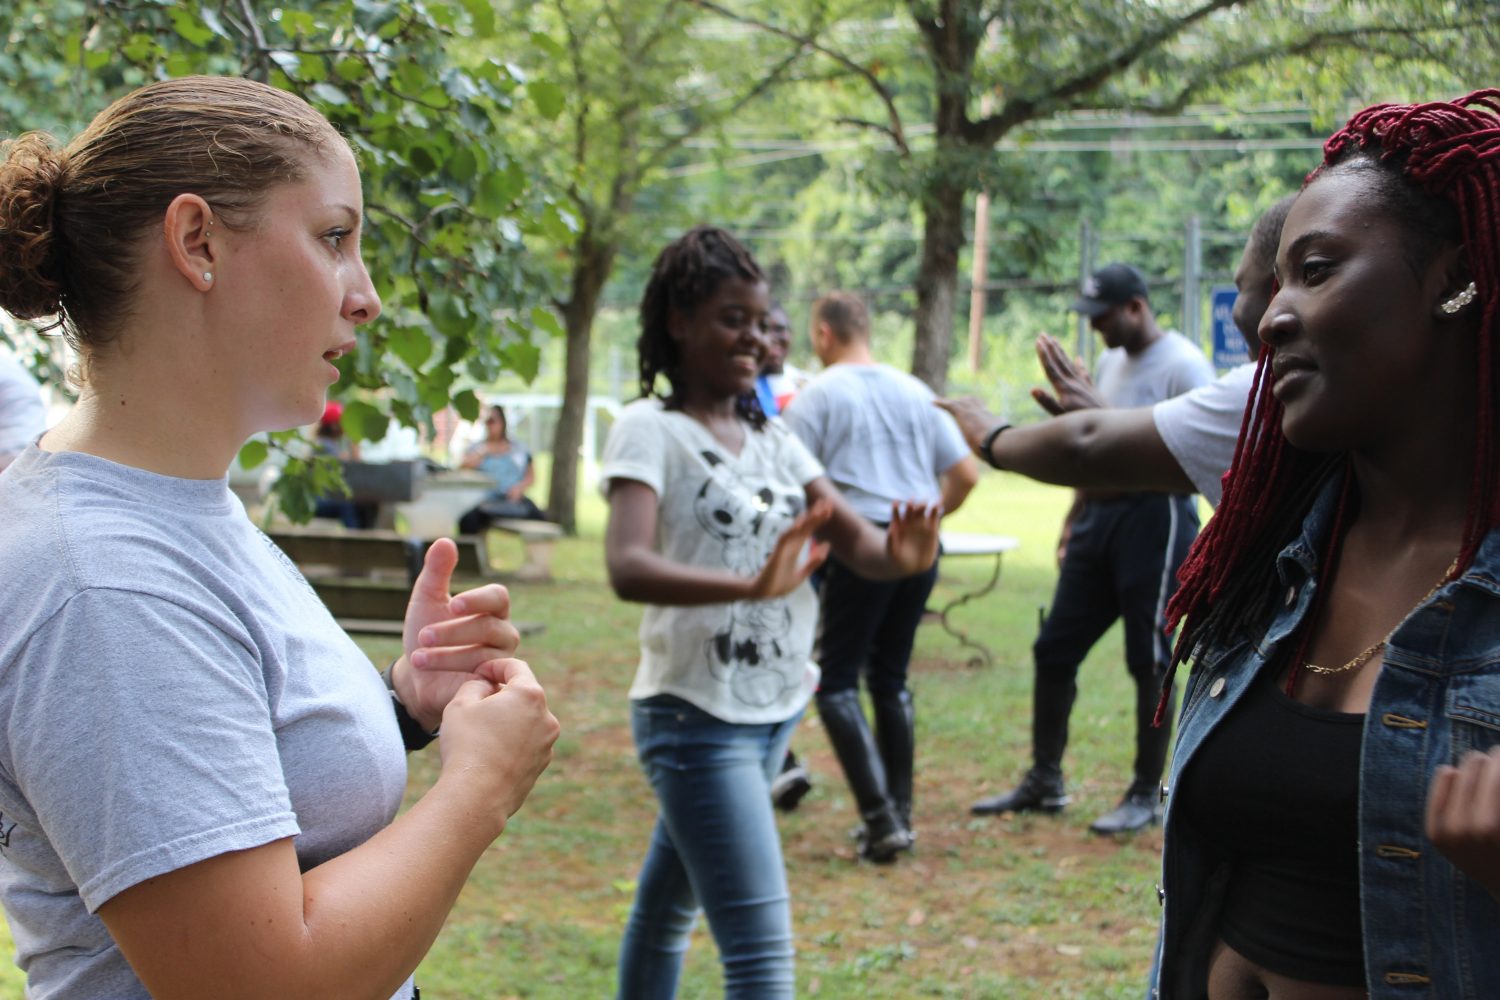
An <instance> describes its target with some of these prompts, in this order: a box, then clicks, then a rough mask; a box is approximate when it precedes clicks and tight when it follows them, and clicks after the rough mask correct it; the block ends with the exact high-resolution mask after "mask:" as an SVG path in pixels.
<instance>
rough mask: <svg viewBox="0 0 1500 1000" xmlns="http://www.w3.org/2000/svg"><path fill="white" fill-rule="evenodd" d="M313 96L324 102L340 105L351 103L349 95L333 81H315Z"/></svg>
mask: <svg viewBox="0 0 1500 1000" xmlns="http://www.w3.org/2000/svg"><path fill="white" fill-rule="evenodd" d="M312 93H313V96H314V97H316V98H317V99H318V100H320V101H322V102H323V103H324V104H332V105H334V106H339V105H343V104H348V103H349V95H348V94H345V93H344V92H343V91H342V90H340V89H339V88H337V87H335V86H334V85H333V84H331V83H315V84H313V85H312Z"/></svg>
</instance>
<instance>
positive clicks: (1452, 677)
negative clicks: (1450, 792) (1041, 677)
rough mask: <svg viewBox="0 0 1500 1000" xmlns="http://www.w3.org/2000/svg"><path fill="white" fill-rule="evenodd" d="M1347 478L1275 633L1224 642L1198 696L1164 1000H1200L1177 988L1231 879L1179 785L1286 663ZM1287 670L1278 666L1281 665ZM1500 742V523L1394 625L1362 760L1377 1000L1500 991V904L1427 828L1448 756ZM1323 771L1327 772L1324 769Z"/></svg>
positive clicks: (1168, 905)
mask: <svg viewBox="0 0 1500 1000" xmlns="http://www.w3.org/2000/svg"><path fill="white" fill-rule="evenodd" d="M1340 485H1341V484H1340V483H1339V482H1337V481H1335V482H1331V483H1330V484H1328V486H1327V488H1326V489H1325V490H1324V491H1323V492H1322V494H1321V495H1320V496H1319V498H1318V500H1317V501H1316V502H1315V503H1314V505H1313V508H1312V510H1311V512H1310V513H1309V514H1308V516H1307V518H1306V520H1305V521H1304V522H1303V526H1302V534H1301V537H1299V538H1298V539H1297V540H1296V541H1295V542H1293V543H1292V544H1290V545H1288V546H1287V547H1286V548H1285V549H1283V550H1282V552H1281V554H1280V555H1279V556H1278V557H1277V571H1278V574H1279V577H1280V587H1281V588H1283V594H1282V600H1280V601H1278V602H1277V605H1276V607H1277V610H1276V611H1275V613H1274V614H1273V615H1272V617H1271V622H1270V627H1269V628H1267V629H1266V630H1265V632H1264V634H1263V635H1260V636H1259V637H1258V639H1257V638H1254V637H1245V638H1242V639H1241V640H1239V641H1237V642H1233V643H1231V644H1229V645H1227V646H1225V647H1223V648H1216V649H1210V650H1209V651H1207V652H1206V653H1205V654H1204V655H1202V656H1201V657H1200V658H1199V660H1198V662H1197V663H1196V664H1195V666H1194V669H1193V672H1192V675H1191V676H1190V678H1189V679H1188V683H1187V688H1186V691H1185V693H1184V696H1183V709H1182V715H1181V718H1180V720H1179V722H1178V731H1177V747H1176V750H1175V752H1174V753H1173V755H1172V769H1171V777H1170V778H1169V779H1168V781H1169V783H1168V785H1167V786H1166V788H1164V789H1163V795H1164V796H1165V797H1166V798H1167V800H1168V802H1167V811H1166V846H1165V850H1164V853H1163V857H1162V882H1161V886H1160V887H1159V889H1158V898H1159V899H1160V901H1161V903H1162V906H1163V914H1162V927H1161V935H1160V939H1159V941H1158V945H1157V948H1158V951H1157V961H1156V963H1155V968H1154V969H1153V970H1152V991H1151V996H1153V997H1161V998H1168V997H1170V998H1173V1000H1196V998H1191V997H1188V995H1187V994H1186V993H1185V992H1184V991H1183V989H1182V988H1181V987H1180V985H1179V982H1178V981H1177V980H1178V979H1179V977H1180V976H1181V975H1182V974H1183V972H1184V970H1185V968H1186V965H1185V963H1187V962H1189V961H1190V959H1191V958H1192V957H1193V955H1195V954H1197V953H1199V952H1201V949H1202V948H1203V947H1205V942H1204V941H1202V940H1195V939H1201V938H1202V937H1203V936H1204V935H1208V936H1207V939H1206V943H1207V944H1211V943H1212V941H1213V937H1212V923H1211V921H1212V918H1213V916H1214V913H1213V912H1212V911H1213V910H1214V908H1215V907H1216V901H1215V899H1214V895H1215V891H1216V889H1215V886H1216V882H1217V880H1216V879H1215V878H1214V870H1213V869H1214V865H1213V861H1212V857H1213V854H1214V852H1213V851H1212V850H1211V847H1212V845H1209V844H1205V843H1203V842H1202V841H1201V839H1200V838H1199V837H1198V836H1197V834H1196V833H1195V832H1194V831H1193V830H1192V829H1191V828H1190V827H1189V826H1188V825H1187V824H1186V822H1185V821H1184V820H1183V819H1180V818H1179V817H1181V816H1183V815H1184V814H1183V812H1182V809H1181V808H1180V803H1178V802H1176V801H1175V796H1172V795H1170V794H1169V793H1168V791H1167V789H1170V788H1172V787H1176V786H1177V785H1178V780H1179V778H1180V776H1181V775H1182V774H1183V771H1184V768H1186V767H1187V766H1188V764H1189V762H1191V761H1192V759H1193V756H1194V755H1195V753H1196V752H1197V750H1198V748H1199V747H1200V746H1202V745H1203V741H1204V739H1205V738H1206V737H1207V736H1208V734H1209V733H1210V732H1212V731H1213V728H1214V727H1215V726H1216V725H1217V724H1218V723H1219V721H1220V720H1222V719H1223V718H1224V717H1225V716H1226V715H1227V714H1228V712H1229V711H1230V710H1231V709H1232V708H1233V707H1234V705H1235V703H1236V702H1237V701H1238V700H1239V699H1240V697H1241V696H1242V695H1243V694H1244V693H1245V692H1246V691H1247V690H1248V689H1249V688H1250V684H1251V681H1252V680H1253V679H1254V678H1255V677H1256V675H1257V674H1258V673H1259V672H1260V671H1261V670H1262V669H1263V668H1266V666H1267V664H1268V663H1272V662H1273V661H1275V660H1276V659H1277V655H1276V654H1277V651H1278V646H1279V644H1280V643H1282V642H1285V641H1287V639H1288V637H1289V636H1291V635H1292V634H1293V633H1294V632H1295V630H1296V628H1297V625H1298V623H1299V622H1301V621H1302V618H1303V616H1304V615H1306V614H1307V613H1308V609H1309V608H1310V607H1311V606H1312V602H1313V594H1314V591H1315V590H1316V589H1317V577H1318V556H1319V553H1321V552H1322V551H1323V550H1324V549H1325V548H1326V546H1325V544H1324V542H1325V541H1326V539H1327V536H1328V533H1329V531H1330V530H1331V528H1332V525H1331V522H1332V521H1333V517H1334V511H1335V509H1336V507H1337V505H1338V493H1339V488H1340ZM1272 669H1274V667H1273V668H1272ZM1496 744H1500V529H1497V530H1496V531H1492V532H1491V533H1490V534H1489V536H1488V537H1487V538H1486V539H1485V540H1484V542H1483V544H1482V545H1481V547H1480V549H1479V552H1478V554H1477V555H1476V557H1475V559H1474V562H1473V564H1472V565H1471V566H1470V567H1469V569H1468V570H1467V571H1466V572H1465V573H1464V574H1463V575H1462V576H1461V577H1460V578H1459V579H1457V580H1454V581H1452V582H1450V583H1448V584H1446V585H1444V586H1443V587H1442V588H1441V589H1440V590H1438V591H1437V592H1436V593H1434V594H1433V595H1432V596H1431V597H1429V598H1427V599H1426V600H1425V601H1424V602H1423V603H1422V604H1421V605H1419V606H1418V607H1417V608H1416V609H1415V610H1414V611H1413V612H1412V613H1411V614H1410V615H1409V616H1408V617H1407V618H1406V619H1405V620H1404V621H1403V622H1402V623H1401V625H1400V626H1399V627H1398V628H1397V629H1396V631H1395V632H1394V633H1393V634H1392V636H1391V639H1390V642H1389V643H1388V645H1387V647H1386V650H1385V662H1384V665H1383V666H1381V667H1380V675H1379V677H1378V678H1377V679H1376V682H1375V688H1374V691H1373V693H1372V695H1371V698H1370V708H1369V712H1368V713H1367V714H1366V716H1365V723H1364V737H1363V745H1362V748H1361V752H1360V767H1359V886H1360V912H1361V916H1362V919H1363V924H1364V950H1365V976H1366V981H1367V985H1368V989H1369V991H1370V996H1371V997H1372V998H1373V1000H1384V998H1390V1000H1397V998H1400V1000H1405V998H1418V997H1420V998H1431V1000H1461V998H1480V997H1486V998H1489V997H1500V902H1497V901H1496V900H1495V898H1494V897H1492V896H1491V895H1490V894H1489V893H1488V892H1487V891H1486V890H1485V889H1484V888H1483V887H1482V886H1480V885H1479V884H1478V883H1476V882H1473V881H1472V880H1470V879H1469V878H1467V877H1465V876H1464V875H1462V874H1461V873H1460V872H1459V871H1458V870H1457V869H1455V868H1454V867H1453V866H1452V865H1451V864H1449V863H1448V860H1447V859H1446V858H1444V857H1443V856H1442V854H1441V853H1439V852H1438V850H1437V849H1436V848H1434V847H1433V846H1432V844H1431V843H1429V842H1428V840H1427V838H1426V835H1425V832H1424V831H1425V818H1426V808H1427V790H1428V784H1429V782H1430V780H1431V777H1432V774H1433V772H1434V770H1435V769H1436V768H1437V767H1438V766H1439V765H1440V764H1452V763H1455V762H1456V761H1457V760H1458V759H1459V758H1460V757H1462V756H1463V755H1464V753H1465V752H1467V751H1469V750H1471V749H1472V750H1480V751H1487V750H1489V749H1490V748H1491V747H1493V746H1495V745H1496ZM1309 766H1315V765H1314V764H1313V763H1312V762H1310V763H1309Z"/></svg>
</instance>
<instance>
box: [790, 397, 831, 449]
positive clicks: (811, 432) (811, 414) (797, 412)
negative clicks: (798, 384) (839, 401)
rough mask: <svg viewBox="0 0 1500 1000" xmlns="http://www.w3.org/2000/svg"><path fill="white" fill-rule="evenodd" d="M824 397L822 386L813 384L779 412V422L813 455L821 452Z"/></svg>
mask: <svg viewBox="0 0 1500 1000" xmlns="http://www.w3.org/2000/svg"><path fill="white" fill-rule="evenodd" d="M824 395H825V394H824V392H823V386H821V385H819V384H818V383H817V382H813V383H812V384H810V385H808V386H807V387H806V388H804V389H803V390H802V391H801V392H799V393H798V394H797V395H796V396H794V397H792V401H791V402H790V403H788V404H787V406H786V409H784V410H782V411H781V422H782V423H783V424H785V425H786V427H787V429H788V430H790V431H791V432H792V433H793V434H795V435H796V436H797V439H798V440H799V441H801V442H802V443H803V444H805V445H806V446H807V449H808V451H810V452H812V453H813V454H814V455H817V454H820V453H821V452H822V450H823V423H824V419H823V414H824V409H825V400H824Z"/></svg>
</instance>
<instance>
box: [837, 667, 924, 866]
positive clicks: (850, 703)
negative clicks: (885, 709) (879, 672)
mask: <svg viewBox="0 0 1500 1000" xmlns="http://www.w3.org/2000/svg"><path fill="white" fill-rule="evenodd" d="M818 717H819V718H821V719H822V720H823V728H824V730H826V731H827V733H828V742H830V743H832V744H833V750H834V753H835V754H837V755H838V758H839V764H840V765H841V766H842V767H843V769H844V777H845V778H847V779H848V781H849V790H850V791H852V792H853V793H854V800H855V802H857V803H858V804H859V815H860V819H862V820H863V821H864V824H865V832H864V836H863V837H862V838H861V839H860V850H859V853H860V855H861V856H862V857H864V858H867V859H868V860H870V861H879V862H884V861H892V860H894V859H895V857H896V855H897V854H899V853H901V852H902V851H909V850H911V831H909V830H908V829H907V828H906V824H904V823H902V822H901V817H900V816H899V815H897V813H896V806H895V803H894V802H892V801H891V796H890V791H889V789H888V787H887V786H886V779H885V767H884V765H882V764H881V762H880V753H879V751H878V750H877V749H876V747H875V738H874V736H872V735H871V733H870V727H869V725H868V724H867V723H866V722H865V713H864V709H863V708H862V707H861V706H860V703H859V691H858V690H856V689H852V688H851V689H850V690H848V691H835V692H833V693H832V694H819V695H818Z"/></svg>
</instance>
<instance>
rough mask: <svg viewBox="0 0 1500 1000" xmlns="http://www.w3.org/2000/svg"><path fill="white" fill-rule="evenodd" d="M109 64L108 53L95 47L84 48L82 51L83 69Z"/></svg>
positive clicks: (99, 67)
mask: <svg viewBox="0 0 1500 1000" xmlns="http://www.w3.org/2000/svg"><path fill="white" fill-rule="evenodd" d="M108 65H109V53H108V52H100V51H99V50H97V49H85V50H84V52H83V68H84V69H103V68H104V67H105V66H108Z"/></svg>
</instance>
